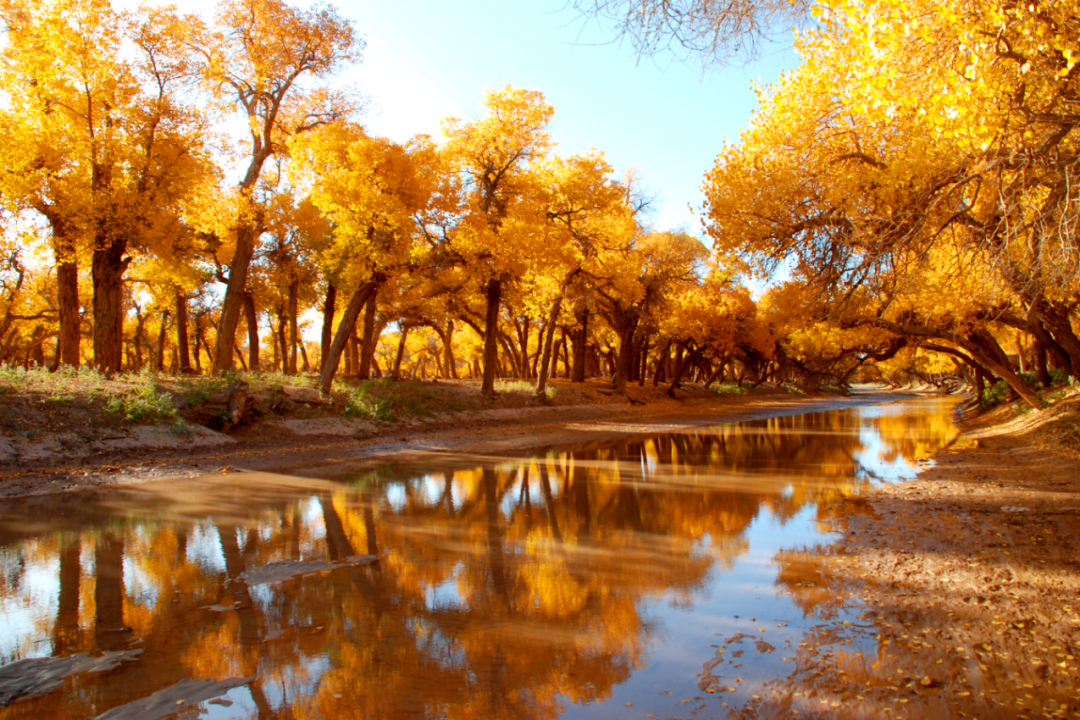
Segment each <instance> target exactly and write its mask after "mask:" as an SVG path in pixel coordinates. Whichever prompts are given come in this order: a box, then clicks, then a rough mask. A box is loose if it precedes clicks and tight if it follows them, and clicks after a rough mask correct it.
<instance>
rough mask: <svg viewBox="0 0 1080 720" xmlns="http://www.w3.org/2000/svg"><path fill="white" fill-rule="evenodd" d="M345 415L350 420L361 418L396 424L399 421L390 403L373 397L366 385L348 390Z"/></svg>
mask: <svg viewBox="0 0 1080 720" xmlns="http://www.w3.org/2000/svg"><path fill="white" fill-rule="evenodd" d="M343 413H344V415H345V417H348V418H354V417H360V418H366V419H368V420H379V421H382V422H394V421H395V420H397V416H396V415H394V411H393V409H392V408H391V406H390V403H389V402H388V401H386V400H383V399H380V398H374V397H371V395H370V394H369V393H368V386H367V384H366V383H365V384H364V385H361V386H359V387H355V388H350V389H349V390H348V395H347V396H346V398H345V409H344V411H343Z"/></svg>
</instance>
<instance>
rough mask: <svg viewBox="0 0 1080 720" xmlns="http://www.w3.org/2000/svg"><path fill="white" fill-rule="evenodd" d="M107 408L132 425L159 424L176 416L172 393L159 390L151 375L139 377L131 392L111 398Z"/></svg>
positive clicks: (106, 404)
mask: <svg viewBox="0 0 1080 720" xmlns="http://www.w3.org/2000/svg"><path fill="white" fill-rule="evenodd" d="M136 377H137V376H136ZM105 410H106V412H109V413H110V414H112V415H115V416H117V417H120V418H122V419H123V420H124V422H126V423H129V424H132V425H150V424H158V423H162V422H167V421H172V420H174V419H175V418H176V406H175V405H174V404H173V400H172V395H171V394H170V393H169V392H167V391H164V390H162V391H159V390H158V389H157V387H156V386H155V384H154V382H153V380H152V379H151V378H150V377H146V378H139V381H138V382H137V383H136V384H135V386H134V387H133V388H132V389H131V390H130V391H129V392H127V393H124V394H122V395H116V396H114V397H112V398H111V399H109V401H108V402H106V403H105Z"/></svg>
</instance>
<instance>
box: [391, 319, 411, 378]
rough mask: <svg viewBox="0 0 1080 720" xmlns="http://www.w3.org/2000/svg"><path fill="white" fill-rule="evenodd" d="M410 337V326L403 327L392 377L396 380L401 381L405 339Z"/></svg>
mask: <svg viewBox="0 0 1080 720" xmlns="http://www.w3.org/2000/svg"><path fill="white" fill-rule="evenodd" d="M408 336H409V326H408V325H402V326H401V337H399V338H398V344H397V353H396V354H395V355H394V369H393V371H391V373H390V376H391V377H392V378H394V379H395V380H400V379H401V360H402V358H404V357H405V339H406V338H407V337H408Z"/></svg>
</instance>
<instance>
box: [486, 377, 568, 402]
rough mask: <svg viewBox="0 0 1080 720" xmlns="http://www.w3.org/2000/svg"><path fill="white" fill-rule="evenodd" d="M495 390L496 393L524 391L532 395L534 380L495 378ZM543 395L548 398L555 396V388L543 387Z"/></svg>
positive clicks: (534, 386)
mask: <svg viewBox="0 0 1080 720" xmlns="http://www.w3.org/2000/svg"><path fill="white" fill-rule="evenodd" d="M495 392H497V393H513V392H519V393H525V394H527V395H533V394H535V393H536V382H535V381H532V380H496V381H495ZM544 397H546V398H548V399H549V400H550V399H552V398H554V397H555V388H554V387H552V386H550V385H549V386H547V387H546V388H544Z"/></svg>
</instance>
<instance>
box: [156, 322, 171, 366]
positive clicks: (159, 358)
mask: <svg viewBox="0 0 1080 720" xmlns="http://www.w3.org/2000/svg"><path fill="white" fill-rule="evenodd" d="M170 316H171V313H170V312H169V311H168V310H162V311H161V330H160V331H159V332H158V336H157V349H156V350H155V351H154V365H155V367H154V370H155V371H156V372H162V371H163V370H164V369H165V340H166V338H167V337H168V333H169V317H170Z"/></svg>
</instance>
